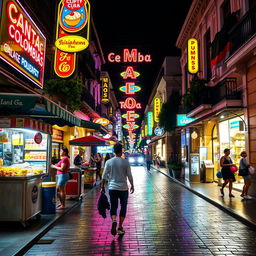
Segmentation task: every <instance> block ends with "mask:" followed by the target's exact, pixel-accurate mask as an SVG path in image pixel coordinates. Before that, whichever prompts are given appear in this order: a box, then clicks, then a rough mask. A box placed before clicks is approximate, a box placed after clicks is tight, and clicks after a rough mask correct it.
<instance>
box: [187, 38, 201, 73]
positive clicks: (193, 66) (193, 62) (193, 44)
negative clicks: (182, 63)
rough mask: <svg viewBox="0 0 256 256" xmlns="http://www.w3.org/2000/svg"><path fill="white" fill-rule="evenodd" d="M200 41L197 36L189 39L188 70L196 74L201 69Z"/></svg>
mask: <svg viewBox="0 0 256 256" xmlns="http://www.w3.org/2000/svg"><path fill="white" fill-rule="evenodd" d="M198 55H199V52H198V42H197V40H196V39H195V38H190V39H189V40H188V72H189V73H191V74H196V73H197V72H198V70H199V57H198Z"/></svg>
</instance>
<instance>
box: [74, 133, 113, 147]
mask: <svg viewBox="0 0 256 256" xmlns="http://www.w3.org/2000/svg"><path fill="white" fill-rule="evenodd" d="M69 144H70V145H72V146H108V145H109V142H108V141H107V140H106V139H103V138H101V137H98V136H94V135H92V136H85V137H81V138H78V139H74V140H70V141H69Z"/></svg>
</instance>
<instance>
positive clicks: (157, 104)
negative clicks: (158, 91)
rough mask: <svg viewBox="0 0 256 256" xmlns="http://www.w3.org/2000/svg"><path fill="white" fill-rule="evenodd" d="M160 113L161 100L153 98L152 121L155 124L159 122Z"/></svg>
mask: <svg viewBox="0 0 256 256" xmlns="http://www.w3.org/2000/svg"><path fill="white" fill-rule="evenodd" d="M160 111H161V99H160V98H155V99H154V121H155V122H156V123H158V122H159V113H160Z"/></svg>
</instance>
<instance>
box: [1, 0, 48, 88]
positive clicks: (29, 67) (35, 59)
mask: <svg viewBox="0 0 256 256" xmlns="http://www.w3.org/2000/svg"><path fill="white" fill-rule="evenodd" d="M0 2H1V1H0ZM0 17H1V23H0V35H1V36H0V49H1V50H0V58H1V59H2V60H4V61H5V62H7V63H8V64H9V65H11V66H12V67H13V68H14V69H16V70H17V71H18V72H20V73H21V74H22V75H24V76H25V77H27V78H28V79H29V80H30V81H32V82H33V83H34V84H36V85H37V86H39V87H40V88H43V80H44V66H45V48H46V38H45V36H44V35H43V33H42V32H41V31H40V29H39V28H38V27H37V26H36V24H35V23H34V21H33V20H32V19H31V17H30V16H29V15H28V13H27V12H26V10H25V9H24V8H23V7H22V5H21V4H20V3H19V2H18V1H17V0H12V1H3V6H2V14H1V15H0Z"/></svg>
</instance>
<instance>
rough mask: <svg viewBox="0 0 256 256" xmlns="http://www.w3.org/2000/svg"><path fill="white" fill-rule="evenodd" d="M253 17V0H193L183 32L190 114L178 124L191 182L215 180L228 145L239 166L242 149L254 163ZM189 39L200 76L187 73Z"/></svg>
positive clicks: (183, 65) (185, 89)
mask: <svg viewBox="0 0 256 256" xmlns="http://www.w3.org/2000/svg"><path fill="white" fill-rule="evenodd" d="M255 15H256V14H255V1H251V0H244V1H237V0H218V1H213V0H212V1H197V0H195V1H193V3H192V5H191V8H190V10H189V13H188V15H187V17H186V20H185V22H184V24H183V27H182V29H181V31H180V34H179V37H178V39H177V42H176V45H177V47H178V48H180V49H181V51H182V56H181V60H180V63H181V68H182V94H183V103H186V104H183V105H185V106H184V109H185V111H184V112H185V114H186V116H187V117H188V118H192V119H190V121H189V122H190V123H187V124H184V125H183V126H182V127H180V128H179V129H180V131H181V144H182V145H181V146H182V157H183V162H184V164H185V170H184V174H185V178H186V179H187V180H190V181H196V182H200V181H204V182H212V181H214V180H217V177H216V173H217V172H218V171H219V170H220V169H221V167H220V165H219V160H220V157H221V156H222V155H223V151H224V149H225V148H230V150H231V158H232V160H233V162H234V163H235V164H236V165H239V160H240V153H241V152H242V151H243V150H246V151H247V152H248V153H249V154H248V158H249V160H250V163H251V164H255V162H256V158H255V156H256V152H255V122H254V120H255V97H254V95H255V90H254V80H255V71H254V70H255V60H256V59H255V57H254V51H255V33H256V30H255V27H254V25H253V24H254V19H255ZM190 38H195V39H197V41H198V45H199V47H198V49H199V52H198V54H199V70H198V72H197V73H196V74H191V73H189V72H188V65H189V63H188V61H189V60H188V57H187V56H188V54H189V53H190V52H188V51H189V50H188V48H187V42H188V40H189V39H190ZM197 92H198V93H197ZM196 93H197V95H196ZM189 97H190V102H189V100H188V99H189ZM184 99H185V100H184ZM191 99H192V100H191ZM236 179H237V181H236V183H238V184H239V183H242V179H241V177H239V176H237V175H236Z"/></svg>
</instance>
